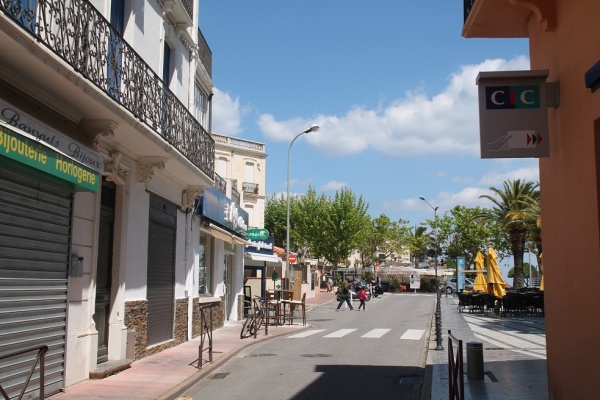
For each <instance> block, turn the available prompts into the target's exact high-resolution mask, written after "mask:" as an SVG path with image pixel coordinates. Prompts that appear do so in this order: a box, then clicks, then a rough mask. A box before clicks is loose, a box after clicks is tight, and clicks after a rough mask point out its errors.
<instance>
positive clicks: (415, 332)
mask: <svg viewBox="0 0 600 400" xmlns="http://www.w3.org/2000/svg"><path fill="white" fill-rule="evenodd" d="M394 334H396V335H398V332H395V333H394V332H392V330H391V329H384V328H377V329H371V330H370V331H368V332H366V333H364V331H360V332H359V331H358V329H338V330H336V331H333V332H328V330H327V329H311V330H307V331H304V332H299V333H295V334H293V335H290V336H287V338H288V339H301V338H306V337H311V336H313V337H323V338H341V337H344V336H349V335H360V337H361V338H367V339H379V338H381V337H383V336H385V335H394ZM424 334H425V330H424V329H407V330H405V331H404V332H402V334H401V335H400V336H398V338H399V339H402V340H421V338H422V337H423V335H424Z"/></svg>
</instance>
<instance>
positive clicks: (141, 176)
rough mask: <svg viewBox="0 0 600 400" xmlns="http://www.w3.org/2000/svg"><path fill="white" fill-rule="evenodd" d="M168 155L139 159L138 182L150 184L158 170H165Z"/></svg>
mask: <svg viewBox="0 0 600 400" xmlns="http://www.w3.org/2000/svg"><path fill="white" fill-rule="evenodd" d="M167 161H168V158H167V157H140V158H139V159H138V182H139V183H143V184H144V185H146V186H148V183H149V182H150V181H151V180H152V178H153V177H154V172H155V171H156V170H160V171H162V170H164V169H165V164H166V163H167Z"/></svg>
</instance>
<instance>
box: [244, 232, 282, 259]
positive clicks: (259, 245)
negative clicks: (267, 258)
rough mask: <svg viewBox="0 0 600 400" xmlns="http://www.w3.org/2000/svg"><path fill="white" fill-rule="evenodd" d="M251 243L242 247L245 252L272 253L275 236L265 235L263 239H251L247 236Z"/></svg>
mask: <svg viewBox="0 0 600 400" xmlns="http://www.w3.org/2000/svg"><path fill="white" fill-rule="evenodd" d="M248 240H249V241H250V242H251V244H247V245H246V246H245V248H244V251H245V252H250V253H258V254H268V255H273V248H274V244H275V238H273V236H269V237H267V238H266V239H265V240H256V241H254V240H252V239H250V238H248Z"/></svg>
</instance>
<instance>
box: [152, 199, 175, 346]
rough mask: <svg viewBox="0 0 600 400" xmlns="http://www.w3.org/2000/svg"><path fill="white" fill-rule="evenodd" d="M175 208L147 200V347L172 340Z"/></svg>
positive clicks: (157, 201)
mask: <svg viewBox="0 0 600 400" xmlns="http://www.w3.org/2000/svg"><path fill="white" fill-rule="evenodd" d="M176 213H177V209H176V207H175V206H174V205H173V204H171V203H168V202H166V201H165V200H163V199H161V198H159V197H156V196H151V197H150V229H149V237H148V345H153V344H157V343H160V342H164V341H166V340H170V339H172V338H173V320H174V307H175V304H174V296H175V235H176V227H177V222H176V216H177V214H176Z"/></svg>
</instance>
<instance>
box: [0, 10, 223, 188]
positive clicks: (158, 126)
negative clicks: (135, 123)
mask: <svg viewBox="0 0 600 400" xmlns="http://www.w3.org/2000/svg"><path fill="white" fill-rule="evenodd" d="M0 11H1V12H2V13H3V14H4V15H6V16H9V17H10V18H12V19H13V20H14V21H15V22H16V23H17V24H18V25H19V26H20V27H22V28H23V30H25V31H27V33H28V34H30V35H32V36H33V37H35V38H36V39H37V40H38V41H39V42H40V43H42V44H43V45H44V46H46V47H47V48H48V49H50V50H51V51H52V52H54V53H55V54H56V55H57V56H58V57H60V58H61V59H62V60H63V61H65V62H66V63H68V64H69V65H70V66H71V67H72V68H73V69H74V70H75V71H77V72H79V73H80V74H81V75H83V76H84V77H85V78H86V79H88V80H89V81H90V82H91V83H93V84H94V85H95V86H97V87H98V88H99V89H101V90H102V91H104V92H105V93H106V94H108V95H109V96H110V97H111V98H112V99H113V100H114V101H115V102H116V103H118V104H119V105H121V106H122V107H124V108H125V109H127V110H128V111H130V112H131V113H132V114H133V115H134V116H135V117H136V118H138V119H139V120H141V121H142V122H144V123H146V124H147V125H148V126H149V127H150V128H151V129H152V130H154V131H155V132H156V133H158V134H159V135H160V136H162V137H163V138H164V139H165V140H166V141H167V142H169V143H170V144H171V145H172V146H173V147H175V148H176V149H177V150H178V151H179V152H180V153H181V154H182V155H183V156H185V157H186V158H187V159H188V160H189V161H190V162H192V164H194V165H195V166H196V167H198V168H199V169H200V170H201V171H202V172H204V173H205V174H206V175H207V176H209V177H213V176H214V175H213V174H214V144H215V142H214V140H213V139H212V137H211V136H210V134H209V133H208V132H207V131H206V130H205V129H204V128H203V127H202V125H200V123H199V122H198V121H197V120H196V119H195V118H194V116H193V115H192V114H191V113H190V112H189V110H188V109H187V108H186V107H185V106H184V105H183V104H182V103H181V102H180V101H179V99H177V97H176V96H175V95H174V94H173V93H172V92H171V91H170V90H169V89H168V87H167V86H166V85H165V84H164V82H163V81H162V80H161V79H160V78H159V77H158V75H157V74H156V73H155V72H154V71H153V70H152V69H151V68H150V66H149V65H148V64H146V63H145V62H144V60H143V59H142V57H140V56H139V54H137V53H136V51H135V50H134V49H133V47H131V46H130V45H129V44H128V43H127V42H126V41H125V40H124V39H123V37H122V36H121V35H120V34H119V33H118V32H117V31H116V30H115V29H114V28H113V27H112V26H111V24H110V22H109V21H108V20H106V18H104V16H103V15H102V14H100V13H99V12H98V11H97V10H96V9H95V8H94V6H93V5H92V4H91V3H90V2H89V1H87V0H0ZM200 40H201V41H202V44H203V45H204V44H205V41H204V38H203V37H202V38H200ZM204 47H208V46H204ZM208 51H209V52H210V50H208ZM209 55H210V53H205V54H204V55H203V59H204V58H206V57H208V56H209Z"/></svg>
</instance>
